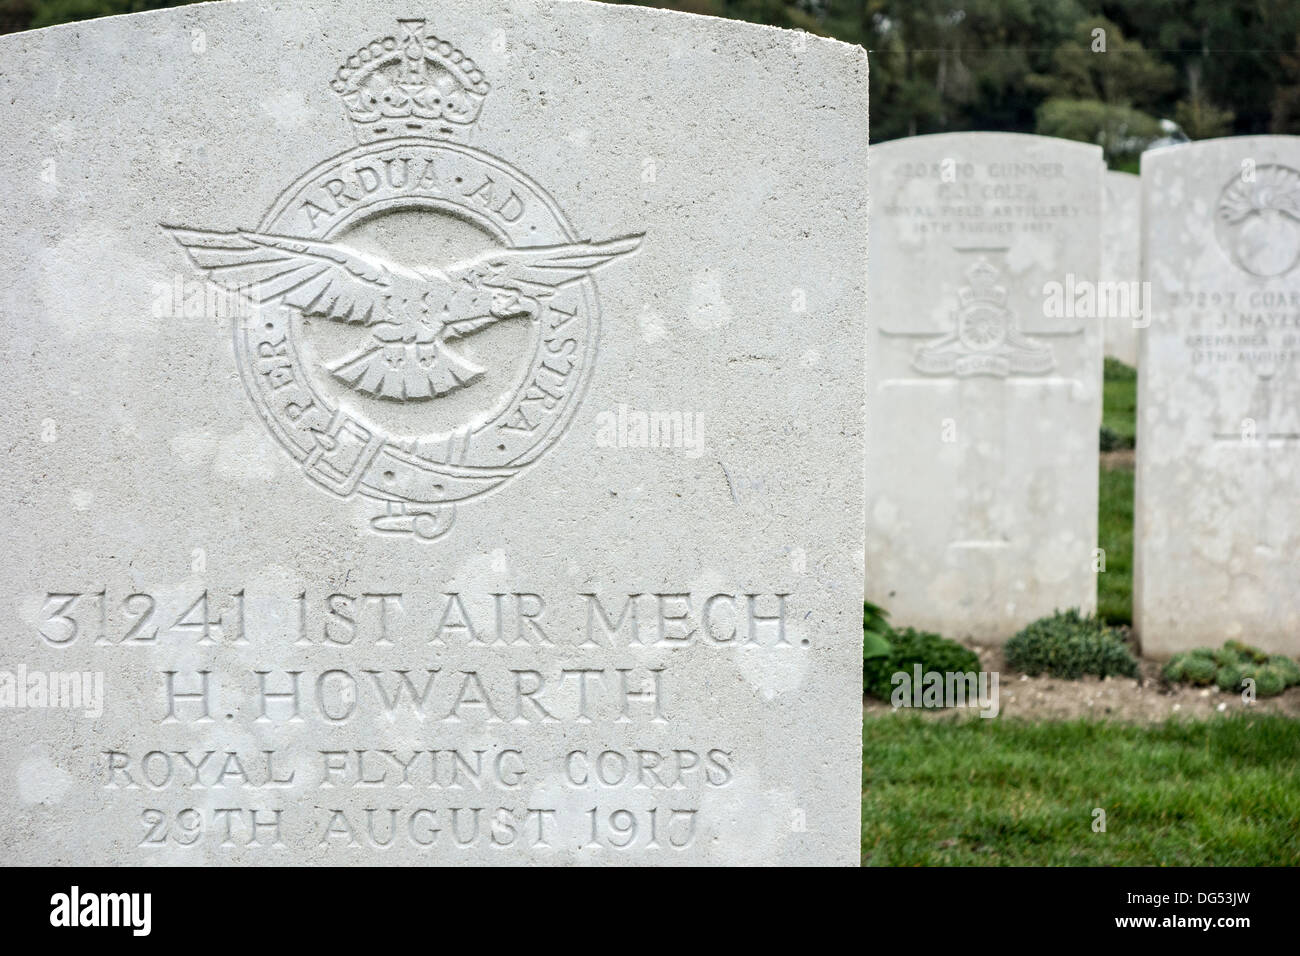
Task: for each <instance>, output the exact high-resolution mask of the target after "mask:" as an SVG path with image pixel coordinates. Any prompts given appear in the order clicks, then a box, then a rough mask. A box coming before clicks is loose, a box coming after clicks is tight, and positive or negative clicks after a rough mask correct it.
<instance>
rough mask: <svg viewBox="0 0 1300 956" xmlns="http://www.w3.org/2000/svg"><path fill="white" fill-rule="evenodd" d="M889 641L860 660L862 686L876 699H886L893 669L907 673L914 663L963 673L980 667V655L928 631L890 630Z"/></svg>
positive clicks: (923, 667)
mask: <svg viewBox="0 0 1300 956" xmlns="http://www.w3.org/2000/svg"><path fill="white" fill-rule="evenodd" d="M889 645H890V649H889V653H888V654H886V655H883V656H881V657H876V658H873V659H872V660H868V661H863V664H862V687H863V690H864V691H866V693H868V694H870V695H871V696H873V697H878V698H879V699H880V700H889V698H890V695H891V694H892V693H893V690H894V684H893V677H894V675H895V674H896V673H898V672H899V671H902V672H904V673H906V674H908V675H911V674H912V672H913V668H914V667H915V666H916V665H917V664H920V665H921V672H922V673H926V674H928V673H930V672H932V671H937V672H938V673H942V674H948V673H963V674H964V673H967V672H971V671H975V672H978V671H979V669H980V659H979V657H977V656H976V654H975V652H974V651H971V650H968V649H967V648H965V647H962V646H961V645H960V644H958V643H957V642H956V641H950V640H949V639H948V638H946V637H942V636H940V635H938V634H933V633H931V632H929V631H918V630H916V629H914V628H910V627H905V628H903V629H902V630H894V631H891V633H890V636H889Z"/></svg>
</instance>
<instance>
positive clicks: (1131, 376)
mask: <svg viewBox="0 0 1300 956" xmlns="http://www.w3.org/2000/svg"><path fill="white" fill-rule="evenodd" d="M1101 389H1102V392H1101V401H1102V412H1101V427H1102V428H1108V429H1110V430H1111V431H1112V432H1114V433H1115V434H1116V435H1118V436H1119V437H1120V438H1121V439H1122V440H1123V441H1124V442H1125V444H1126V445H1127V446H1128V447H1130V448H1131V447H1133V443H1134V442H1135V441H1136V440H1137V371H1136V370H1135V369H1133V368H1131V367H1130V366H1128V365H1125V364H1124V363H1123V362H1120V361H1117V360H1116V359H1113V358H1107V359H1106V370H1105V373H1104V376H1103V378H1102V384H1101Z"/></svg>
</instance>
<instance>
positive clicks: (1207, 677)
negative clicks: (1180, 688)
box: [1164, 641, 1300, 697]
mask: <svg viewBox="0 0 1300 956" xmlns="http://www.w3.org/2000/svg"><path fill="white" fill-rule="evenodd" d="M1164 678H1165V680H1167V681H1169V682H1170V683H1171V684H1192V685H1195V686H1199V687H1207V686H1209V685H1210V684H1214V685H1215V686H1216V687H1218V688H1219V690H1222V691H1226V692H1227V693H1235V692H1237V691H1240V690H1242V689H1244V687H1245V684H1246V681H1247V680H1252V681H1254V682H1255V694H1256V696H1258V697H1275V696H1277V695H1278V694H1280V693H1282V691H1284V690H1286V689H1287V688H1288V687H1293V686H1295V685H1297V684H1300V664H1297V663H1296V662H1295V661H1294V660H1292V659H1291V658H1289V657H1287V656H1285V655H1284V654H1269V653H1267V652H1266V651H1261V650H1260V649H1259V648H1258V647H1251V646H1250V645H1249V644H1243V643H1242V642H1241V641H1228V642H1227V643H1225V644H1224V645H1223V646H1222V647H1221V648H1219V649H1218V650H1215V649H1213V648H1209V647H1197V648H1194V649H1193V650H1190V651H1184V652H1183V653H1181V654H1175V655H1174V656H1173V658H1171V659H1170V661H1169V663H1168V664H1166V665H1165V669H1164Z"/></svg>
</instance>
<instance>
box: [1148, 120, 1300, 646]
mask: <svg viewBox="0 0 1300 956" xmlns="http://www.w3.org/2000/svg"><path fill="white" fill-rule="evenodd" d="M1142 193H1143V219H1144V229H1143V234H1144V240H1143V241H1144V247H1145V254H1144V260H1143V261H1144V263H1145V272H1146V276H1145V278H1146V281H1147V282H1149V283H1150V289H1151V300H1152V304H1151V326H1150V328H1148V329H1146V330H1145V332H1144V334H1143V344H1142V354H1141V356H1140V358H1139V362H1140V363H1141V375H1140V376H1139V377H1138V445H1137V468H1138V472H1137V501H1136V511H1135V520H1134V558H1135V562H1134V563H1135V575H1134V591H1133V620H1134V626H1135V627H1136V629H1137V630H1138V632H1139V634H1140V636H1141V639H1142V648H1143V650H1144V651H1145V652H1146V653H1149V654H1154V655H1159V656H1165V655H1169V654H1172V653H1174V652H1176V651H1179V650H1184V649H1187V648H1190V647H1197V646H1206V645H1210V646H1215V647H1217V646H1218V645H1220V644H1222V643H1223V641H1225V640H1227V639H1230V638H1232V639H1238V640H1244V641H1246V642H1248V643H1251V644H1255V645H1258V646H1260V647H1263V648H1265V649H1269V650H1276V651H1285V652H1286V653H1288V654H1296V653H1297V651H1300V560H1298V559H1297V556H1298V555H1300V510H1297V508H1296V501H1297V496H1300V365H1298V364H1297V355H1300V269H1297V262H1298V261H1300V205H1297V197H1300V138H1296V137H1290V136H1276V137H1273V136H1258V137H1236V138H1232V139H1221V140H1213V141H1209V142H1201V143H1195V144H1190V145H1185V146H1173V147H1167V148H1164V149H1158V150H1153V151H1151V152H1148V153H1146V154H1144V155H1143V157H1142Z"/></svg>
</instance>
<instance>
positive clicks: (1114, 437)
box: [1097, 425, 1135, 451]
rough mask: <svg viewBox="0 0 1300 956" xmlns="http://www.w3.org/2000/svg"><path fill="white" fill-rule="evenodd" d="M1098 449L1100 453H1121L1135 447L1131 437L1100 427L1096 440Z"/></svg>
mask: <svg viewBox="0 0 1300 956" xmlns="http://www.w3.org/2000/svg"><path fill="white" fill-rule="evenodd" d="M1097 444H1098V448H1099V449H1100V450H1101V451H1123V450H1125V449H1128V448H1133V447H1135V445H1134V441H1133V436H1131V435H1121V434H1120V433H1119V432H1117V431H1115V429H1113V428H1110V427H1108V426H1106V425H1102V426H1101V432H1100V437H1099V439H1098V443H1097Z"/></svg>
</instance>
